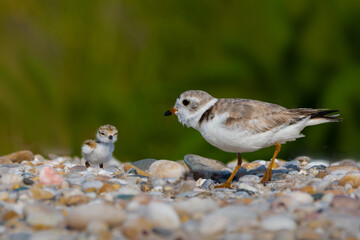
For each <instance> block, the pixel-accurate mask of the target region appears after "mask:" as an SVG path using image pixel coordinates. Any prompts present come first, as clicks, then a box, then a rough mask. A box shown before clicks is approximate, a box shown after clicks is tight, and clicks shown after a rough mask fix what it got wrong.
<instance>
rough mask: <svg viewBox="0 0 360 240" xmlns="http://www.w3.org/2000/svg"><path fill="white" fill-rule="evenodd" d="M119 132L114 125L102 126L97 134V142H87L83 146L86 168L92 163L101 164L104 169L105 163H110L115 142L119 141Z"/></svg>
mask: <svg viewBox="0 0 360 240" xmlns="http://www.w3.org/2000/svg"><path fill="white" fill-rule="evenodd" d="M117 134H118V131H117V129H116V127H114V126H112V125H104V126H101V127H100V128H99V130H98V132H97V134H96V138H97V140H96V141H95V140H86V141H85V143H84V145H83V146H82V149H81V150H82V156H83V158H84V159H85V165H86V167H90V163H93V164H99V166H100V168H103V166H104V163H105V162H108V161H109V160H110V159H111V157H112V153H113V151H114V142H116V140H117Z"/></svg>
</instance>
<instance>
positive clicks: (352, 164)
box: [336, 159, 360, 168]
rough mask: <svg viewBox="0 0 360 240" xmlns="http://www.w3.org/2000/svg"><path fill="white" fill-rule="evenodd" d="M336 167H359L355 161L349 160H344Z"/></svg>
mask: <svg viewBox="0 0 360 240" xmlns="http://www.w3.org/2000/svg"><path fill="white" fill-rule="evenodd" d="M336 166H352V167H357V168H359V167H360V166H359V164H358V163H357V162H356V161H354V160H351V159H344V160H342V161H340V162H337V163H336Z"/></svg>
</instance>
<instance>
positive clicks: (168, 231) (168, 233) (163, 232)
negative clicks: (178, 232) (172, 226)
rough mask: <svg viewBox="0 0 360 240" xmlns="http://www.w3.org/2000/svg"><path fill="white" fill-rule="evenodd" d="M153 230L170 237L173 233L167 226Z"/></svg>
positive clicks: (157, 233)
mask: <svg viewBox="0 0 360 240" xmlns="http://www.w3.org/2000/svg"><path fill="white" fill-rule="evenodd" d="M152 232H153V233H155V234H156V235H159V236H162V237H170V236H171V235H172V234H173V232H172V231H171V230H169V229H166V228H159V227H155V228H153V229H152Z"/></svg>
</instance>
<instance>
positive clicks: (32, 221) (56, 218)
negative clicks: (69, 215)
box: [24, 203, 65, 229]
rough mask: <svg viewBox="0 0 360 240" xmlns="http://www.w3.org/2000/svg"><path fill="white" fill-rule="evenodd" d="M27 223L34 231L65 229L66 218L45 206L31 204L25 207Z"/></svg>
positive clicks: (57, 211)
mask: <svg viewBox="0 0 360 240" xmlns="http://www.w3.org/2000/svg"><path fill="white" fill-rule="evenodd" d="M24 215H25V219H26V223H27V224H29V225H30V226H31V227H33V228H34V229H48V228H63V227H64V226H65V218H64V216H63V214H62V213H61V212H60V211H59V210H57V209H55V208H53V207H50V206H48V205H45V204H39V203H35V204H29V205H27V206H26V207H25V210H24Z"/></svg>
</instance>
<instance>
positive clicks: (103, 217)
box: [66, 203, 125, 229]
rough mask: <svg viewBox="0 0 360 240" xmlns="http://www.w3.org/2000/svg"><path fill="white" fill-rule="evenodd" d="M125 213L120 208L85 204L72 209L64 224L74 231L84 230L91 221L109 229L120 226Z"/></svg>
mask: <svg viewBox="0 0 360 240" xmlns="http://www.w3.org/2000/svg"><path fill="white" fill-rule="evenodd" d="M124 219H125V213H124V211H123V210H122V209H121V208H117V207H115V206H111V205H108V204H103V203H101V204H100V203H99V204H87V205H81V206H79V207H74V208H72V209H71V210H70V211H69V213H68V215H67V216H66V223H67V225H68V226H69V227H71V228H74V229H85V228H86V227H87V226H88V224H89V223H91V222H93V221H101V222H104V223H105V224H108V225H109V226H110V227H116V226H119V225H121V224H122V222H123V221H124Z"/></svg>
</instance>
